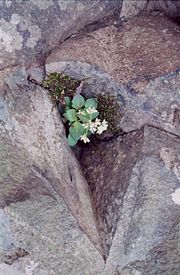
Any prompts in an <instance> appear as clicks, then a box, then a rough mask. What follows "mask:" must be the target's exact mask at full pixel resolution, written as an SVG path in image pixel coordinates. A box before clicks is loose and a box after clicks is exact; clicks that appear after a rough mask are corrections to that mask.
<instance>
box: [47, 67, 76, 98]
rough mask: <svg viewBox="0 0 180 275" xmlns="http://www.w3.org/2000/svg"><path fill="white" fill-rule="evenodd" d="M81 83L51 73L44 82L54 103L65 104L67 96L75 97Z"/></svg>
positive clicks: (66, 76) (62, 75)
mask: <svg viewBox="0 0 180 275" xmlns="http://www.w3.org/2000/svg"><path fill="white" fill-rule="evenodd" d="M79 85H80V81H79V80H76V79H73V78H71V77H69V76H68V75H66V74H63V73H56V72H54V73H50V74H49V75H48V76H47V77H46V79H45V80H44V82H43V87H44V88H46V89H48V90H49V92H50V94H51V99H52V101H53V103H58V102H63V101H64V97H65V96H70V97H73V96H74V95H75V93H76V89H77V87H78V86H79Z"/></svg>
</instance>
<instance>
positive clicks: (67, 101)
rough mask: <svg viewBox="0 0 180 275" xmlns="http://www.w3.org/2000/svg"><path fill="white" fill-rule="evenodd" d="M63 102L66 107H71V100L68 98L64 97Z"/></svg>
mask: <svg viewBox="0 0 180 275" xmlns="http://www.w3.org/2000/svg"><path fill="white" fill-rule="evenodd" d="M64 101H65V103H66V106H68V107H71V98H70V97H69V96H65V97H64Z"/></svg>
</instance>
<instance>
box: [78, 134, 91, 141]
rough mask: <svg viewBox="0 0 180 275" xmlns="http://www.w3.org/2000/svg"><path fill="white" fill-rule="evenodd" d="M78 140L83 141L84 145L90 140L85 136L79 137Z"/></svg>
mask: <svg viewBox="0 0 180 275" xmlns="http://www.w3.org/2000/svg"><path fill="white" fill-rule="evenodd" d="M80 140H83V141H84V143H87V142H90V139H89V138H88V137H87V136H86V135H85V134H84V135H82V136H81V137H80Z"/></svg>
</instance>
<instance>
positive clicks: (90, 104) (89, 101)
mask: <svg viewBox="0 0 180 275" xmlns="http://www.w3.org/2000/svg"><path fill="white" fill-rule="evenodd" d="M89 107H91V108H92V107H94V108H95V109H97V107H98V102H97V100H96V99H95V98H88V99H87V100H86V102H85V108H89Z"/></svg>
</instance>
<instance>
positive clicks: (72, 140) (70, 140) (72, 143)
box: [68, 134, 77, 146]
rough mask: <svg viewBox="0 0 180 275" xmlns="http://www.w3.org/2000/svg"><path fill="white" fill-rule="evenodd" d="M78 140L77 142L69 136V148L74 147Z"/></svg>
mask: <svg viewBox="0 0 180 275" xmlns="http://www.w3.org/2000/svg"><path fill="white" fill-rule="evenodd" d="M76 143H77V140H75V139H74V138H73V137H72V136H71V135H70V134H69V135H68V144H69V146H74V145H76Z"/></svg>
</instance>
